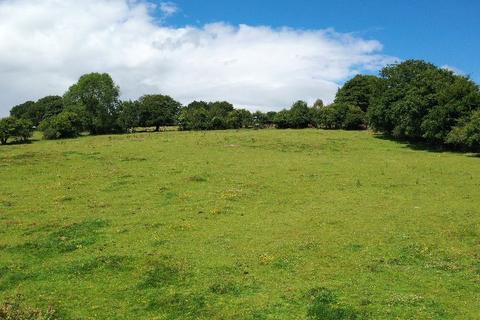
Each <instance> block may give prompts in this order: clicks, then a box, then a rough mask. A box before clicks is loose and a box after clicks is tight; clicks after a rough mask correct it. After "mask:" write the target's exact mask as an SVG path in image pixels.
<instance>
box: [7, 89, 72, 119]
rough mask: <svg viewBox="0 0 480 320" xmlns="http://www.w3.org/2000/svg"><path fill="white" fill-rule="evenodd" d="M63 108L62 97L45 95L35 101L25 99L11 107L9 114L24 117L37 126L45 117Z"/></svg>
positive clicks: (19, 117)
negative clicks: (25, 100)
mask: <svg viewBox="0 0 480 320" xmlns="http://www.w3.org/2000/svg"><path fill="white" fill-rule="evenodd" d="M62 110H63V99H62V97H59V96H47V97H44V98H41V99H39V100H38V101H37V102H33V101H27V102H24V103H22V104H20V105H17V106H15V107H13V108H12V109H11V110H10V115H11V116H13V117H15V118H17V119H25V120H28V121H30V122H31V123H32V125H33V126H35V127H37V126H38V125H39V124H40V122H42V121H43V120H45V119H46V118H49V117H52V116H54V115H57V114H59V113H60V112H61V111H62Z"/></svg>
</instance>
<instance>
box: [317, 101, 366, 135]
mask: <svg viewBox="0 0 480 320" xmlns="http://www.w3.org/2000/svg"><path fill="white" fill-rule="evenodd" d="M317 126H318V127H320V128H324V129H345V130H361V129H364V128H365V126H366V119H365V113H364V112H363V111H362V110H361V109H360V107H358V106H353V105H347V104H342V103H333V104H331V105H329V106H327V107H324V108H322V109H320V110H319V111H318V116H317Z"/></svg>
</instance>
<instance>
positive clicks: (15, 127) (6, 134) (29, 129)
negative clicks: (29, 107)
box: [0, 117, 33, 144]
mask: <svg viewBox="0 0 480 320" xmlns="http://www.w3.org/2000/svg"><path fill="white" fill-rule="evenodd" d="M32 134H33V126H32V123H31V122H30V121H29V120H27V119H17V118H15V117H7V118H3V119H0V143H1V144H6V143H7V142H8V139H10V138H14V139H16V140H17V141H21V142H26V141H28V138H30V137H31V136H32Z"/></svg>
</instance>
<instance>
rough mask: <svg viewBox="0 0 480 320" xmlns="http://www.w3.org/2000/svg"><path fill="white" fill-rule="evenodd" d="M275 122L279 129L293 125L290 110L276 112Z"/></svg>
mask: <svg viewBox="0 0 480 320" xmlns="http://www.w3.org/2000/svg"><path fill="white" fill-rule="evenodd" d="M273 123H274V124H275V126H276V127H277V129H288V128H290V127H291V124H290V113H289V111H288V110H282V111H279V112H277V113H276V114H275V117H274V118H273Z"/></svg>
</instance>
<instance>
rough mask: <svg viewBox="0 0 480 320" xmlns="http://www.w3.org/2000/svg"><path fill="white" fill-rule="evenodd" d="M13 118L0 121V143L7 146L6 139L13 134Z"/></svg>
mask: <svg viewBox="0 0 480 320" xmlns="http://www.w3.org/2000/svg"><path fill="white" fill-rule="evenodd" d="M15 125H16V118H15V117H7V118H3V119H0V143H1V144H7V142H8V139H9V138H11V137H13V136H14V134H15Z"/></svg>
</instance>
